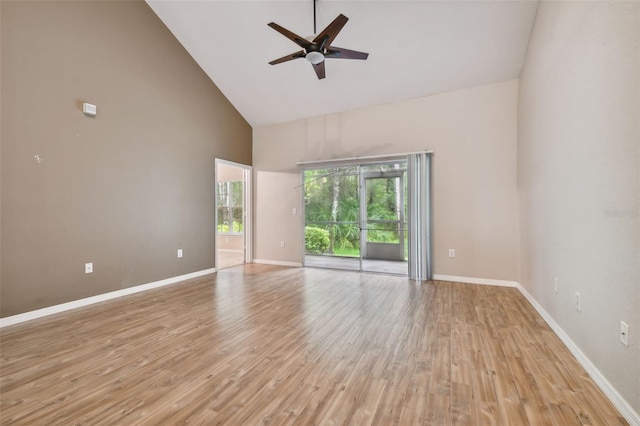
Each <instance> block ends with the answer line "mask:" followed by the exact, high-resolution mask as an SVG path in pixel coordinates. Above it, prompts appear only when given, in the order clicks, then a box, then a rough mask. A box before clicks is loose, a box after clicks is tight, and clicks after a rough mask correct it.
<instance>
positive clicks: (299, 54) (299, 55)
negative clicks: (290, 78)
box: [269, 50, 305, 65]
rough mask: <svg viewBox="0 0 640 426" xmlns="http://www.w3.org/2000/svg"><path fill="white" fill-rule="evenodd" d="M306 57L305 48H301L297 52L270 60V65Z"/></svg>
mask: <svg viewBox="0 0 640 426" xmlns="http://www.w3.org/2000/svg"><path fill="white" fill-rule="evenodd" d="M304 57H305V53H304V50H301V51H299V52H295V53H292V54H290V55H287V56H283V57H282V58H279V59H275V60H273V61H271V62H269V65H275V64H281V63H283V62H287V61H292V60H294V59H298V58H304Z"/></svg>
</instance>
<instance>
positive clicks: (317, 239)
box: [304, 226, 329, 254]
mask: <svg viewBox="0 0 640 426" xmlns="http://www.w3.org/2000/svg"><path fill="white" fill-rule="evenodd" d="M304 247H305V251H306V252H307V253H310V254H322V253H324V252H325V251H327V249H328V248H329V231H327V230H326V229H321V228H316V227H313V226H307V227H305V228H304Z"/></svg>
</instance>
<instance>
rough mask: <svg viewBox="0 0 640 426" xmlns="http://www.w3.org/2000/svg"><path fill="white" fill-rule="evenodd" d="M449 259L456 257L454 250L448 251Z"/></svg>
mask: <svg viewBox="0 0 640 426" xmlns="http://www.w3.org/2000/svg"><path fill="white" fill-rule="evenodd" d="M449 257H456V249H449Z"/></svg>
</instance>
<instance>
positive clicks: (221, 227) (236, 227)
mask: <svg viewBox="0 0 640 426" xmlns="http://www.w3.org/2000/svg"><path fill="white" fill-rule="evenodd" d="M243 230H244V229H243V226H242V223H241V222H236V221H234V222H233V231H232V232H233V233H234V234H241V233H242V231H243ZM218 232H222V233H228V232H229V225H228V224H226V223H220V224H218Z"/></svg>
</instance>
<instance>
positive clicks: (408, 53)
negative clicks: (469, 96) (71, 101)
mask: <svg viewBox="0 0 640 426" xmlns="http://www.w3.org/2000/svg"><path fill="white" fill-rule="evenodd" d="M147 2H148V3H149V5H150V6H151V8H152V9H153V10H154V11H155V13H156V14H157V15H158V16H159V17H160V19H162V21H163V22H164V23H165V25H166V26H167V27H168V28H169V30H170V31H171V32H172V33H173V34H174V35H175V36H176V38H177V39H178V40H179V41H180V42H181V43H182V45H183V46H184V47H185V49H186V50H187V51H188V52H189V54H190V55H191V56H192V57H193V58H194V59H195V61H196V62H197V63H198V64H199V65H200V66H201V67H202V69H203V70H204V71H205V72H206V73H207V74H208V75H209V77H210V78H211V80H213V82H214V83H215V84H216V85H217V86H218V87H219V88H220V90H221V91H222V92H223V93H224V94H225V96H226V97H227V98H228V99H229V101H230V102H231V103H232V104H233V105H234V106H235V107H236V108H237V109H238V111H240V113H241V114H242V115H243V117H244V118H245V119H246V120H247V121H248V122H249V123H250V124H251V125H252V126H262V125H267V124H273V123H280V122H287V121H292V120H296V119H300V118H306V117H312V116H318V115H323V114H330V113H335V112H341V111H348V110H352V109H356V108H362V107H368V106H374V105H381V104H386V103H391V102H397V101H401V100H406V99H413V98H418V97H422V96H427V95H430V94H434V93H441V92H446V91H451V90H458V89H464V88H468V87H473V86H478V85H483V84H489V83H494V82H498V81H504V80H509V79H513V78H517V77H518V76H519V74H520V70H521V69H522V66H523V64H524V58H525V54H526V49H527V45H528V41H529V35H530V33H531V28H532V26H533V22H534V19H535V14H536V9H537V1H519V0H513V1H509V0H505V1H483V0H473V1H457V0H445V1H425V0H423V1H402V0H392V1H343V0H318V1H317V3H316V14H317V18H316V19H317V32H320V31H321V30H322V29H324V28H325V27H326V26H327V25H328V24H329V23H330V22H331V21H332V20H333V19H334V18H335V17H337V16H338V15H339V14H341V13H342V14H344V15H346V16H347V17H348V18H349V21H348V22H347V24H346V25H345V26H344V28H343V29H342V31H341V32H340V34H339V35H338V36H337V38H336V39H335V41H334V45H336V46H340V47H343V48H347V49H352V50H359V51H364V52H368V53H369V59H368V60H366V61H360V60H344V59H327V60H326V75H327V77H326V78H325V79H323V80H318V78H317V77H316V75H315V73H314V71H313V69H312V66H311V64H309V63H308V62H307V61H306V60H304V59H296V60H293V61H290V62H286V63H282V64H278V65H274V66H272V65H269V64H268V62H269V61H272V60H274V59H277V58H280V57H282V56H284V55H287V54H289V53H293V52H295V51H299V50H300V48H299V47H298V46H297V45H296V44H294V43H293V42H292V41H290V40H288V39H287V38H285V37H284V36H282V35H281V34H279V33H278V32H276V31H274V30H273V29H271V28H269V27H268V26H267V24H268V23H269V22H276V23H277V24H279V25H281V26H283V27H285V28H287V29H289V30H291V31H292V32H294V33H296V34H298V35H301V36H304V37H308V36H312V35H313V32H314V31H313V1H312V0H289V1H269V0H260V1H242V0H235V1H218V0H208V1H207V0H201V1H189V0H147Z"/></svg>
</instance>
